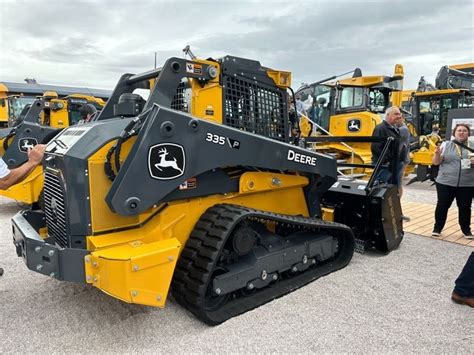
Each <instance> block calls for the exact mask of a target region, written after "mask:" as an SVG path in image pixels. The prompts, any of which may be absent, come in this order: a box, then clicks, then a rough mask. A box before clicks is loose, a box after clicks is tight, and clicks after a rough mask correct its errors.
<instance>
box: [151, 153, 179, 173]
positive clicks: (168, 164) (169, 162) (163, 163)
mask: <svg viewBox="0 0 474 355" xmlns="http://www.w3.org/2000/svg"><path fill="white" fill-rule="evenodd" d="M158 153H159V154H158V156H159V157H160V158H161V160H160V162H159V163H157V164H155V167H156V168H157V169H158V170H159V171H163V169H161V168H167V167H170V168H173V169H174V170H178V171H179V172H180V173H181V174H182V173H183V170H182V169H180V168H179V167H178V163H177V161H176V158H173V160H166V156H167V155H169V153H168V151H167V150H166V148H163V149H160V150H159V151H158Z"/></svg>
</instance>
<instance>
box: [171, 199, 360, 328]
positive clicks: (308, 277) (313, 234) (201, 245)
mask: <svg viewBox="0 0 474 355" xmlns="http://www.w3.org/2000/svg"><path fill="white" fill-rule="evenodd" d="M353 252H354V237H353V235H352V231H351V230H350V228H349V227H347V226H344V225H341V224H338V223H328V222H324V221H322V220H319V219H315V218H307V217H301V216H288V215H281V214H275V213H270V212H264V211H257V210H253V209H249V208H245V207H241V206H236V205H224V204H222V205H215V206H213V207H211V208H209V209H208V210H207V211H206V212H205V213H204V214H203V215H202V216H201V218H200V220H199V221H198V222H197V224H196V226H195V228H194V230H193V232H192V233H191V236H190V238H189V239H188V241H187V243H186V246H185V248H184V250H183V252H182V254H181V257H180V259H179V261H178V264H177V267H176V270H175V274H174V277H173V282H172V286H171V287H172V293H173V296H174V298H175V299H176V301H177V302H178V303H179V304H181V305H182V306H184V307H186V308H187V309H188V310H190V311H191V312H192V313H194V314H195V315H196V316H197V317H198V318H199V319H201V320H202V321H203V322H205V323H207V324H210V325H216V324H219V323H222V322H224V321H226V320H227V319H229V318H231V317H234V316H236V315H239V314H241V313H244V312H246V311H248V310H251V309H253V308H256V307H258V306H260V305H262V304H264V303H266V302H269V301H271V300H273V299H275V298H278V297H281V296H283V295H285V294H287V293H289V292H291V291H293V290H295V289H297V288H299V287H302V286H304V285H306V284H307V283H309V282H311V281H313V280H315V279H317V278H319V277H321V276H324V275H327V274H329V273H331V272H333V271H336V270H339V269H341V268H343V267H345V266H346V265H347V264H348V263H349V261H350V260H351V258H352V255H353Z"/></svg>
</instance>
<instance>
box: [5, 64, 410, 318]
mask: <svg viewBox="0 0 474 355" xmlns="http://www.w3.org/2000/svg"><path fill="white" fill-rule="evenodd" d="M154 78H155V79H156V80H155V83H156V84H155V85H154V87H153V88H152V90H151V92H150V95H149V98H148V100H147V102H146V103H144V102H143V101H142V100H141V99H140V98H139V97H137V96H136V95H135V94H134V92H136V91H137V89H142V90H143V89H147V88H149V80H150V79H154ZM289 85H290V73H289V72H283V71H276V70H272V69H269V68H265V67H263V66H261V65H260V63H259V62H257V61H253V60H248V59H242V58H237V57H231V56H227V57H224V58H222V59H219V60H199V59H194V60H186V59H182V58H171V59H169V60H168V61H167V62H166V63H165V64H164V66H163V67H162V68H160V69H157V70H154V71H151V72H147V73H143V74H138V75H132V74H125V75H123V76H122V77H121V79H120V81H119V82H118V84H117V86H116V88H115V90H114V92H113V94H112V97H111V99H110V100H109V101H108V103H107V104H106V106H105V107H104V109H103V111H102V112H101V114H100V117H99V121H97V122H95V123H91V124H85V125H82V126H77V127H69V128H67V129H65V130H64V131H63V132H62V133H61V134H59V135H58V136H56V137H55V138H54V139H53V140H52V141H51V142H50V143H49V145H48V148H47V153H46V156H45V159H44V171H45V184H44V196H45V210H44V212H42V211H24V212H20V213H18V214H17V215H16V216H15V217H14V219H13V231H14V232H13V233H14V243H15V245H16V247H17V253H18V255H19V256H21V257H23V259H24V261H25V263H26V265H27V267H28V268H30V269H31V270H34V271H36V272H38V273H41V274H44V275H48V276H50V277H53V278H56V279H58V280H65V281H75V282H82V283H87V284H90V285H92V286H94V287H97V288H99V289H101V290H102V291H104V292H105V293H107V294H109V295H111V296H113V297H116V298H118V299H121V300H123V301H125V302H129V303H137V304H144V305H149V306H157V307H163V306H164V305H165V301H166V299H167V296H168V292H169V289H171V293H172V294H173V296H174V298H175V300H176V301H177V302H178V303H179V304H181V305H182V306H184V307H186V308H187V309H188V310H190V311H191V312H193V313H194V314H195V315H196V316H197V317H198V318H199V319H201V320H202V321H204V322H206V323H208V324H218V323H221V322H224V321H225V320H227V319H229V318H231V317H233V316H236V315H238V314H240V313H243V312H246V311H247V310H250V309H252V308H255V307H258V306H260V305H262V304H264V303H266V302H268V301H270V300H272V299H274V298H277V297H280V296H282V295H284V294H286V293H288V292H291V291H293V290H295V289H297V288H299V287H301V286H303V285H305V284H307V283H309V282H311V281H313V280H315V279H317V278H318V277H321V276H323V275H326V274H329V273H331V272H333V271H336V270H339V269H341V268H343V267H345V266H346V265H347V264H348V263H349V261H350V260H351V257H352V254H353V251H354V235H353V232H352V230H351V228H350V227H349V226H347V225H344V224H340V223H335V222H331V221H327V220H322V219H321V218H320V217H321V215H322V209H324V210H325V211H326V212H325V215H326V217H327V219H330V218H331V211H333V212H334V211H335V209H336V208H337V207H338V206H337V203H339V204H342V203H343V201H338V197H337V196H341V197H340V198H343V199H352V200H353V201H355V200H356V199H358V200H359V201H362V203H369V201H370V203H371V206H372V207H370V206H368V207H367V210H366V212H364V213H362V214H359V216H364V217H363V218H366V215H367V212H368V211H370V212H368V213H369V214H370V216H371V218H372V222H373V223H372V226H370V228H372V227H373V228H374V229H373V230H374V233H372V234H370V235H368V237H370V238H372V239H377V240H382V242H383V243H382V244H384V245H383V246H382V247H380V249H381V250H383V251H389V250H391V249H393V248H396V246H398V244H399V243H400V240H401V237H402V234H401V224H400V223H401V222H400V221H401V219H400V218H399V217H400V216H399V215H400V211H399V200H397V199H396V198H395V197H396V193H395V195H394V191H396V188H395V189H391V188H390V187H387V188H386V189H385V190H383V189H382V190H377V191H378V195H373V196H370V198H369V199H367V201H366V198H365V195H364V196H362V195H363V193H362V192H361V191H360V188H358V187H357V186H355V185H351V183H348V185H347V186H346V187H345V188H343V185H342V184H341V185H338V186H339V188H341V189H344V190H345V191H342V193H341V194H338V193H339V192H338V191H333V192H334V194H332V196H329V197H328V198H327V206H322V204H321V203H320V201H321V196H323V195H324V194H325V193H326V192H328V190H329V189H330V188H331V186H333V185H335V183H336V180H337V177H336V175H337V172H336V160H335V159H334V158H333V157H330V156H326V155H323V154H319V153H316V152H312V151H309V150H306V149H303V148H301V147H298V146H295V145H292V144H289V143H288V141H289V138H290V137H289V136H290V134H289V123H288V108H287V88H288V87H289ZM334 188H336V189H337V188H338V187H337V186H335V187H334ZM356 190H359V191H356ZM347 191H352V192H353V193H354V196H355V195H356V194H358V195H357V196H358V197H357V198H356V199H354V198H353V196H350V194H348V193H347ZM388 201H390V202H389V203H390V206H388V204H387V203H388ZM334 202H336V204H334ZM331 205H332V207H331ZM345 213H346V214H347V213H349V214H350V213H351V211H348V212H345ZM357 213H359V211H357ZM387 213H388V215H387V217H388V218H382V217H381V214H382V215H383V216H384V217H385V216H386V214H387ZM334 215H336V214H334V213H333V214H332V216H334ZM389 216H391V217H389ZM392 217H393V218H392ZM354 218H355V219H357V218H358V217H357V216H354ZM360 218H362V217H360ZM367 225H368V226H369V225H370V223H368V224H367ZM387 226H388V228H387ZM368 228H369V227H367V228H366V230H365V231H368V230H369V229H368ZM356 231H357V233H359V232H360V229H356ZM393 231H395V232H394V233H393ZM360 235H362V233H361V234H360ZM387 241H390V242H389V244H388V250H387V249H385V250H384V248H387V243H386V242H387ZM392 242H393V243H392ZM374 245H375V243H374ZM377 246H379V244H377Z"/></svg>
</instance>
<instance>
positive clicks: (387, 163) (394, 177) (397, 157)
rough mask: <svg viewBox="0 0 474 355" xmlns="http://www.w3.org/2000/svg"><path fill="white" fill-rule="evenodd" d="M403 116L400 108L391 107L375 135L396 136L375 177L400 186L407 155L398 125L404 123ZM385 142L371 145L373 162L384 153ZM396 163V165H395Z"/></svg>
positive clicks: (380, 180)
mask: <svg viewBox="0 0 474 355" xmlns="http://www.w3.org/2000/svg"><path fill="white" fill-rule="evenodd" d="M402 122H403V117H402V114H401V113H400V109H399V108H398V107H396V106H392V107H389V108H388V109H387V111H386V112H385V120H383V121H382V123H380V124H378V125H377V126H376V127H375V129H374V132H373V133H372V136H373V137H383V138H388V137H393V138H395V142H394V144H392V145H391V147H390V148H389V151H388V152H387V155H386V156H385V158H384V160H383V161H382V165H384V166H382V167H381V168H380V170H379V172H378V174H377V176H376V177H375V179H376V180H377V181H379V182H382V183H390V184H394V185H397V186H399V185H400V178H399V175H400V174H399V171H400V170H401V169H402V168H403V161H404V159H405V157H406V155H407V152H406V145H404V144H401V143H400V141H401V140H400V138H401V136H400V131H399V129H398V127H400V126H401V125H402ZM384 145H385V142H373V143H372V145H371V151H372V163H373V164H375V163H376V162H377V161H378V160H379V158H380V155H381V154H382V150H383V147H384ZM394 164H395V166H394Z"/></svg>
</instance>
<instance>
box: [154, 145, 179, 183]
mask: <svg viewBox="0 0 474 355" xmlns="http://www.w3.org/2000/svg"><path fill="white" fill-rule="evenodd" d="M185 168H186V154H185V152H184V148H183V147H182V146H181V145H179V144H175V143H160V144H156V145H154V146H152V147H150V149H149V151H148V170H149V172H150V176H151V177H152V178H153V179H157V180H172V179H176V178H177V177H179V176H181V175H183V174H184V170H185Z"/></svg>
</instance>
